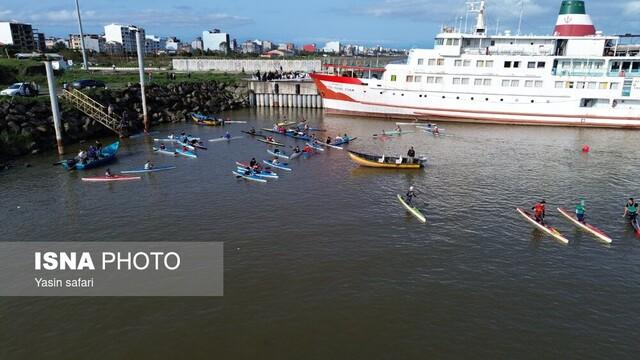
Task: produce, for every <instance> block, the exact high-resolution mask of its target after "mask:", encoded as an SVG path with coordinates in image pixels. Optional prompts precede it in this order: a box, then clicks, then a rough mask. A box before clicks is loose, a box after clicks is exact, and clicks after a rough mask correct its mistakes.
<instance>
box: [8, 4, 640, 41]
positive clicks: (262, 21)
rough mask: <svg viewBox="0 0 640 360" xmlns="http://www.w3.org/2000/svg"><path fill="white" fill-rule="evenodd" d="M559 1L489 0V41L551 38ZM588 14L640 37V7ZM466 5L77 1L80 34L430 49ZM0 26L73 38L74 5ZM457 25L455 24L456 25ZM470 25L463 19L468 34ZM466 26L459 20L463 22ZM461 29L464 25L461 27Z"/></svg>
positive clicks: (20, 9) (22, 13) (17, 16)
mask: <svg viewBox="0 0 640 360" xmlns="http://www.w3.org/2000/svg"><path fill="white" fill-rule="evenodd" d="M560 3H561V0H488V1H487V11H486V18H487V26H488V32H489V33H491V34H493V33H495V30H496V24H497V23H498V22H499V24H500V26H499V29H500V31H504V30H507V29H509V30H511V31H512V32H514V33H515V32H516V30H517V27H518V18H519V14H520V10H521V9H522V10H523V13H524V16H523V19H522V33H523V34H529V33H535V34H539V35H546V34H551V32H552V30H553V26H554V24H555V21H556V18H557V14H558V9H559V7H560ZM585 3H586V6H587V12H588V13H589V14H590V15H591V17H592V19H593V21H594V23H595V25H596V28H597V29H598V30H602V31H604V32H605V34H620V33H634V34H638V33H640V0H627V1H624V0H607V1H604V0H598V1H593V0H586V2H585ZM464 4H465V0H320V1H304V0H302V1H300V0H217V1H211V0H183V1H182V2H180V1H176V0H172V1H167V0H80V8H81V11H80V13H81V14H82V17H83V25H84V30H85V33H103V32H104V28H103V26H104V25H105V24H109V23H112V22H113V23H124V24H133V25H139V26H142V27H144V28H145V30H146V32H147V34H153V35H157V36H177V37H178V38H179V39H180V40H182V41H191V40H193V39H195V38H196V37H198V36H200V35H201V34H202V31H203V30H209V29H213V28H219V29H221V30H223V31H225V32H228V33H229V34H230V35H231V37H232V38H236V39H237V40H238V41H244V40H249V39H261V40H272V41H274V42H293V43H295V44H297V45H300V44H305V43H316V44H318V45H324V43H325V42H326V41H332V40H338V41H341V42H343V43H354V44H360V45H369V46H373V45H381V46H384V47H395V48H412V47H431V46H432V44H433V37H434V36H435V35H436V34H437V33H438V31H439V29H440V27H441V26H442V25H453V24H455V23H456V19H460V18H464V14H465V10H464V9H465V6H464ZM0 20H2V21H5V20H18V21H21V22H26V23H30V24H32V25H33V27H34V28H38V29H39V30H40V31H42V32H44V33H45V35H46V36H59V37H67V36H68V34H70V33H78V25H77V21H76V18H75V1H74V0H55V1H53V0H2V1H1V2H0ZM457 21H458V24H459V21H460V20H457ZM474 23H475V19H474V17H473V15H471V16H469V21H468V24H469V27H471V26H473V24H474ZM463 24H464V20H463ZM463 26H464V25H463Z"/></svg>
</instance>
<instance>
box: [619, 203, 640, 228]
mask: <svg viewBox="0 0 640 360" xmlns="http://www.w3.org/2000/svg"><path fill="white" fill-rule="evenodd" d="M622 217H628V218H629V222H630V223H631V224H632V225H633V227H634V228H635V225H634V224H637V221H638V219H637V217H638V203H637V202H636V201H635V200H633V198H629V200H627V204H626V205H625V206H624V214H623V215H622Z"/></svg>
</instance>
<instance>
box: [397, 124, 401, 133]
mask: <svg viewBox="0 0 640 360" xmlns="http://www.w3.org/2000/svg"><path fill="white" fill-rule="evenodd" d="M396 132H397V133H398V134H400V133H402V129H401V128H400V125H398V126H396Z"/></svg>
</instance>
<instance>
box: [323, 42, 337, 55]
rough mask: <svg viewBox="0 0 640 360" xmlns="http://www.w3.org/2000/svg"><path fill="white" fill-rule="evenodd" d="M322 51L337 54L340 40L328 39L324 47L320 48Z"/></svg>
mask: <svg viewBox="0 0 640 360" xmlns="http://www.w3.org/2000/svg"><path fill="white" fill-rule="evenodd" d="M322 52H326V53H334V54H339V53H340V41H329V42H328V43H326V44H325V46H324V48H323V49H322Z"/></svg>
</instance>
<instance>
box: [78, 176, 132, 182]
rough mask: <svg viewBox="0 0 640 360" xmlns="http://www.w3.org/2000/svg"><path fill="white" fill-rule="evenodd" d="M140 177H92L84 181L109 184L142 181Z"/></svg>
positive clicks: (85, 178)
mask: <svg viewBox="0 0 640 360" xmlns="http://www.w3.org/2000/svg"><path fill="white" fill-rule="evenodd" d="M140 179H141V177H140V176H122V175H113V176H92V177H83V178H82V181H90V182H108V181H128V180H140Z"/></svg>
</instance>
